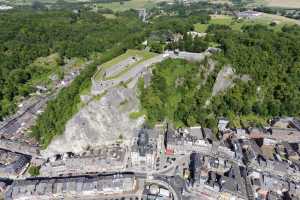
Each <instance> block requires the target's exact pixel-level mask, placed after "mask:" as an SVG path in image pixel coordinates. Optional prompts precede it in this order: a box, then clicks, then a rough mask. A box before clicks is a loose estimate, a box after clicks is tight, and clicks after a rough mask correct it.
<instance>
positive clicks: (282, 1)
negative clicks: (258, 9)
mask: <svg viewBox="0 0 300 200" xmlns="http://www.w3.org/2000/svg"><path fill="white" fill-rule="evenodd" d="M265 5H266V6H270V7H282V8H300V0H265Z"/></svg>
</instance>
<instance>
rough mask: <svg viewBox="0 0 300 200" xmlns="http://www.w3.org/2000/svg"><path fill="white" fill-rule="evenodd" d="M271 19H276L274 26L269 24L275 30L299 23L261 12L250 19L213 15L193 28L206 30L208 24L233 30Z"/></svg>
mask: <svg viewBox="0 0 300 200" xmlns="http://www.w3.org/2000/svg"><path fill="white" fill-rule="evenodd" d="M272 21H276V23H277V25H276V26H274V27H272V26H270V28H272V29H275V30H279V29H281V28H282V27H283V26H284V25H293V24H299V21H297V20H294V19H289V18H286V17H282V16H277V15H271V14H263V15H262V16H260V17H257V18H255V19H251V20H249V19H244V20H235V19H234V18H233V17H231V16H225V15H213V16H212V19H211V21H210V22H209V24H195V30H196V31H198V32H205V31H206V30H207V27H208V26H209V25H210V24H221V25H228V26H230V27H231V28H232V29H233V30H240V29H241V28H242V27H243V26H244V25H253V24H262V25H270V23H271V22H272Z"/></svg>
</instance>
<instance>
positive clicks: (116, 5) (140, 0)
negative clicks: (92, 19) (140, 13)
mask: <svg viewBox="0 0 300 200" xmlns="http://www.w3.org/2000/svg"><path fill="white" fill-rule="evenodd" d="M162 1H172V0H130V1H125V2H122V3H120V2H113V3H98V4H97V6H98V7H102V8H109V9H111V10H113V11H125V10H129V9H140V8H153V7H154V6H155V4H157V3H159V2H162Z"/></svg>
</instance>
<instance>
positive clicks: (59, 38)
mask: <svg viewBox="0 0 300 200" xmlns="http://www.w3.org/2000/svg"><path fill="white" fill-rule="evenodd" d="M143 26H144V25H143V24H142V23H141V22H140V21H139V20H138V19H137V17H136V16H135V13H131V12H128V13H126V14H125V13H124V14H123V15H122V14H120V17H117V18H116V19H107V18H105V17H103V16H102V15H101V14H98V13H94V12H84V11H82V12H80V13H77V14H76V13H73V12H69V11H43V12H38V11H32V10H28V11H10V12H3V13H0V27H1V29H0V120H1V119H2V118H3V117H5V116H7V115H8V114H11V113H13V112H14V111H15V109H16V103H17V99H18V98H19V97H20V96H25V97H26V96H28V95H29V94H30V93H31V92H33V91H34V86H33V85H31V84H30V80H32V79H34V78H36V77H37V76H40V75H41V74H43V73H45V71H43V70H45V69H44V68H42V67H39V66H34V67H33V66H31V65H30V64H31V63H32V62H34V60H35V59H37V58H39V57H45V56H48V55H50V54H52V53H59V55H60V56H61V57H62V58H63V57H67V58H71V57H85V58H89V57H90V55H91V54H92V53H93V52H99V53H101V52H104V51H106V50H107V49H110V48H112V46H114V45H118V44H121V43H122V41H124V39H125V38H127V37H128V36H130V37H134V35H135V34H137V33H139V34H143V31H142V30H143ZM127 39H128V38H127ZM128 41H130V40H128Z"/></svg>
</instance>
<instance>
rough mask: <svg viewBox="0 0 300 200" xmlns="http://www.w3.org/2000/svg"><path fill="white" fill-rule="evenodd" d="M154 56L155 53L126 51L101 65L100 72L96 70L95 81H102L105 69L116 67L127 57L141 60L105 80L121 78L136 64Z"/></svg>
mask: <svg viewBox="0 0 300 200" xmlns="http://www.w3.org/2000/svg"><path fill="white" fill-rule="evenodd" d="M155 55H156V54H155V53H151V52H148V51H140V50H132V49H129V50H127V52H126V53H124V54H122V55H120V56H118V57H116V58H114V59H112V60H110V61H108V62H106V63H104V64H103V65H101V68H100V70H98V71H97V73H96V74H95V79H96V80H101V79H103V72H104V70H105V69H108V68H110V67H112V66H113V65H116V64H118V63H120V62H121V61H123V60H126V59H128V58H129V57H132V56H136V57H140V58H142V59H140V60H139V61H138V62H135V63H133V64H131V65H129V67H128V68H126V69H125V70H123V71H121V72H120V73H119V74H117V75H115V76H114V77H108V78H107V79H113V78H116V77H118V76H121V75H122V74H124V73H126V72H127V71H128V70H130V69H131V68H132V67H134V66H136V65H137V64H139V63H141V62H143V61H145V60H147V59H150V58H152V57H153V56H155Z"/></svg>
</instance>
